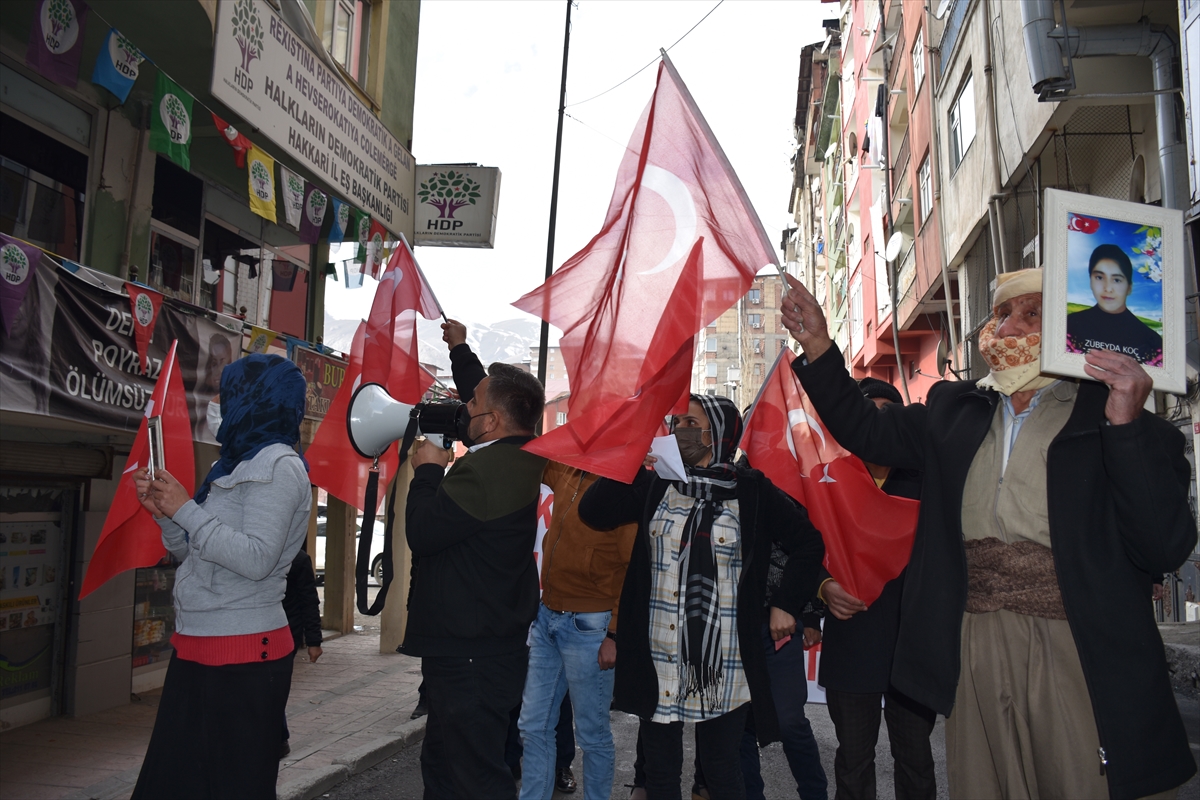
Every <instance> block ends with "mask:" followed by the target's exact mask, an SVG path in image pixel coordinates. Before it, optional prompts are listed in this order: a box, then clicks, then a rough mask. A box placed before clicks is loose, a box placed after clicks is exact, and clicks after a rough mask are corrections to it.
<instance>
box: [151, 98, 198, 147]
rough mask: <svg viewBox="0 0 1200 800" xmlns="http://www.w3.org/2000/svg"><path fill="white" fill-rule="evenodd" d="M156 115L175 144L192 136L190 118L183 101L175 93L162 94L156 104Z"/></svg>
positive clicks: (183, 141)
mask: <svg viewBox="0 0 1200 800" xmlns="http://www.w3.org/2000/svg"><path fill="white" fill-rule="evenodd" d="M158 115H159V117H161V118H162V122H163V126H164V127H166V129H167V134H168V135H169V136H170V137H171V141H172V142H174V143H175V144H184V143H185V142H187V140H188V139H190V138H191V137H192V119H191V117H189V116H188V112H187V108H185V107H184V105H183V101H182V100H180V99H179V98H178V97H176V96H175V95H173V94H171V93H170V92H167V93H166V94H164V95H163V99H162V102H160V103H159V104H158Z"/></svg>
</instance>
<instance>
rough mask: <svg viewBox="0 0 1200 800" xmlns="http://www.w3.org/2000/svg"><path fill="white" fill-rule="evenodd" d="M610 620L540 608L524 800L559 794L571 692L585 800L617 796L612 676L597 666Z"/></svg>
mask: <svg viewBox="0 0 1200 800" xmlns="http://www.w3.org/2000/svg"><path fill="white" fill-rule="evenodd" d="M611 619H612V613H611V612H608V611H599V612H596V613H591V614H583V613H574V612H570V611H567V612H559V611H551V610H550V609H548V608H546V607H545V606H544V605H540V606H538V615H537V619H536V620H535V621H534V623H533V630H532V631H531V632H530V648H529V673H528V676H527V678H526V680H525V694H524V696H523V697H522V699H521V719H520V722H519V723H518V725H519V726H520V730H521V741H522V743H523V744H524V745H525V760H524V763H523V764H522V767H521V798H522V800H549V799H550V796H551V795H552V794H553V793H554V767H555V747H554V728H555V726H556V725H557V724H558V710H559V706H560V705H561V704H562V700H563V695H565V694H566V693H567V689H568V688H570V692H571V707H572V709H573V710H574V712H575V738H576V740H577V741H578V742H579V747H580V749H581V750H583V789H584V797H585V798H586V800H606V798H608V796H609V794H610V793H611V792H612V782H613V770H614V768H615V760H616V753H615V749H614V747H613V738H612V729H611V728H610V727H609V717H608V711H609V706H610V705H611V704H612V693H613V670H611V669H607V670H601V669H600V664H599V663H598V662H597V660H596V659H597V656H598V655H599V653H600V645H601V643H602V642H603V641H604V634H605V631H607V630H608V623H609V620H611Z"/></svg>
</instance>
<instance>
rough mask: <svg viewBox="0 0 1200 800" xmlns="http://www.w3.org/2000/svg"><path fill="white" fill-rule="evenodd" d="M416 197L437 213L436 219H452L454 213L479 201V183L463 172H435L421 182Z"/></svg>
mask: <svg viewBox="0 0 1200 800" xmlns="http://www.w3.org/2000/svg"><path fill="white" fill-rule="evenodd" d="M417 197H419V198H420V199H421V202H422V203H427V204H429V205H431V206H433V207H434V208H436V209H437V210H438V212H439V214H438V219H454V212H455V211H458V210H459V209H460V208H462V207H463V206H468V205H471V206H473V205H475V201H476V200H478V199H479V197H480V192H479V183H478V182H477V181H473V180H471V178H470V177H469V176H467V175H466V174H465V173H463V172H456V171H454V170H452V169H451V170H446V171H445V172H435V173H433V174H432V175H430V176H429V180H427V181H422V182H421V190H420V191H419V192H417Z"/></svg>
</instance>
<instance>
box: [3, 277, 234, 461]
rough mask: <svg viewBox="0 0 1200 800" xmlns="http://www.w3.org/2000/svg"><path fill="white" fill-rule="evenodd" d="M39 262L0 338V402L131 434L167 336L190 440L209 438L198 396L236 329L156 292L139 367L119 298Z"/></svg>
mask: <svg viewBox="0 0 1200 800" xmlns="http://www.w3.org/2000/svg"><path fill="white" fill-rule="evenodd" d="M85 274H86V272H85V270H83V269H81V270H79V273H77V274H73V273H71V272H70V271H68V270H66V269H58V268H55V267H51V266H50V265H49V264H48V263H47V262H45V261H43V264H42V268H41V269H38V270H37V271H36V272H35V273H34V278H33V281H32V283H31V285H30V287H29V291H28V294H27V295H26V297H25V302H24V303H22V304H21V308H20V311H19V312H18V314H17V316H16V319H15V320H14V321H13V327H12V335H11V336H9V337H6V338H4V339H3V340H0V409H3V410H5V411H17V412H21V413H25V414H39V415H45V416H50V417H55V418H57V419H67V420H73V421H76V422H81V423H84V424H86V425H98V426H101V427H105V428H110V429H113V430H117V431H126V432H128V433H130V434H132V433H135V432H136V431H137V429H138V425H139V424H140V423H141V420H142V416H143V412H144V409H145V404H146V400H147V398H149V397H150V392H151V391H152V390H153V388H154V381H155V380H157V378H158V375H159V373H160V372H161V370H162V361H163V359H164V358H165V357H166V355H167V350H168V349H169V348H170V344H171V340H173V339H178V340H179V349H178V351H177V352H178V357H179V364H180V369H181V371H182V375H183V385H184V391H185V392H186V394H187V398H188V413H189V415H190V419H191V423H192V433H193V438H194V439H195V440H196V441H201V442H208V443H210V444H215V443H216V439H215V438H214V436H213V434H212V432H211V431H209V429H208V424H207V415H208V403H209V401H210V400H212V399H213V397H215V396H216V394H217V392H218V391H219V390H220V382H221V371H222V370H223V369H225V365H227V364H229V363H231V362H232V361H233V360H234V359H236V358H238V357H239V355H240V354H241V350H242V333H241V331H240V330H230V329H229V328H226V327H224V326H222V325H220V324H218V323H217V322H215V321H213V320H211V319H209V318H207V317H204V316H196V315H195V314H193V313H191V312H190V311H185V310H183V309H182V308H180V307H177V306H175V305H174V304H173V303H172V301H170V300H167V301H164V302H163V304H162V306H161V307H160V309H159V313H158V321H157V323H156V325H155V331H154V339H153V340H152V341H151V342H150V343H149V347H148V352H147V356H148V358H147V361H148V363H149V374H148V375H147V374H143V370H141V369H139V364H138V361H139V356H138V352H137V345H136V342H135V336H136V334H135V332H134V331H135V326H136V325H137V323H136V322H134V319H133V312H132V310H131V309H130V302H129V298H128V297H127V296H126V295H125V294H124V293H122V292H118V291H113V290H111V289H107V288H105V287H102V286H97V285H95V284H93V283H90V282H88V281H87V280H86V279H85Z"/></svg>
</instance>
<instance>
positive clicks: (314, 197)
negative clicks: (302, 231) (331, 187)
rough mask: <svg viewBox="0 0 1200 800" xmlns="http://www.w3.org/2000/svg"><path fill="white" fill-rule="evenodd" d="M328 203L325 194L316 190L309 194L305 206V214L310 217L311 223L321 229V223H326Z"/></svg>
mask: <svg viewBox="0 0 1200 800" xmlns="http://www.w3.org/2000/svg"><path fill="white" fill-rule="evenodd" d="M328 202H329V201H328V200H327V199H326V198H325V193H324V192H318V191H317V190H316V189H314V190H313V191H312V192H310V193H309V195H308V202H307V203H305V204H304V213H305V214H307V215H308V221H309V223H311V224H312V225H314V226H316V227H318V228H319V227H321V223H322V222H324V221H325V205H326V204H327V203H328Z"/></svg>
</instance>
